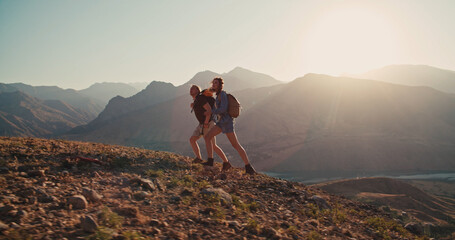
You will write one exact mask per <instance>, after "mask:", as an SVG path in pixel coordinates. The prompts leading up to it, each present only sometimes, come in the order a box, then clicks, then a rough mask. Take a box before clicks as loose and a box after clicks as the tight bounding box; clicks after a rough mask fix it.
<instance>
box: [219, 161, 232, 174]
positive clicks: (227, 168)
mask: <svg viewBox="0 0 455 240" xmlns="http://www.w3.org/2000/svg"><path fill="white" fill-rule="evenodd" d="M231 167H232V165H231V163H230V162H223V168H222V169H221V171H222V172H224V171H227V170H229V168H231Z"/></svg>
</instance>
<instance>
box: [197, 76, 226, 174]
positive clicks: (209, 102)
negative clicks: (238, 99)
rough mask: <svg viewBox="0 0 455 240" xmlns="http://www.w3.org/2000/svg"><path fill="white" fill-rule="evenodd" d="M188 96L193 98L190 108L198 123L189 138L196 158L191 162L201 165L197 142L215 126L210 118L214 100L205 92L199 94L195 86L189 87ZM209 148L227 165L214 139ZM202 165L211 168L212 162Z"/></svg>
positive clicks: (224, 156)
mask: <svg viewBox="0 0 455 240" xmlns="http://www.w3.org/2000/svg"><path fill="white" fill-rule="evenodd" d="M205 91H208V90H205ZM190 95H191V96H192V97H193V100H194V101H193V103H191V105H190V106H191V108H192V109H193V111H194V114H195V115H196V118H197V120H198V122H199V125H198V126H197V127H196V129H194V132H193V135H192V136H191V137H190V144H191V147H192V148H193V152H194V154H195V155H196V157H195V158H194V160H193V163H202V162H203V161H202V158H201V151H200V149H199V145H198V144H197V140H198V139H199V138H201V136H205V135H206V134H207V133H208V132H209V130H210V129H212V128H213V127H214V126H215V122H214V121H213V119H212V117H211V115H212V107H213V106H214V104H215V99H213V97H212V96H211V95H212V93H209V92H205V94H201V88H200V87H199V86H197V85H193V86H191V88H190ZM206 145H207V143H206ZM210 146H211V147H212V148H213V150H214V151H215V152H216V154H217V155H218V156H220V158H221V159H222V160H223V162H227V163H229V161H228V159H227V157H226V155H225V154H224V152H223V151H222V150H221V148H220V147H218V145H216V139H215V138H213V139H211V140H210ZM212 157H213V156H212ZM203 164H204V165H208V166H213V161H212V162H211V164H207V162H206V163H203ZM226 170H227V169H226Z"/></svg>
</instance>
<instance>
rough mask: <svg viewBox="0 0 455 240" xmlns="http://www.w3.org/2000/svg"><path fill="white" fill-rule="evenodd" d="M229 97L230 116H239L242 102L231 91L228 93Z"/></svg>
mask: <svg viewBox="0 0 455 240" xmlns="http://www.w3.org/2000/svg"><path fill="white" fill-rule="evenodd" d="M227 97H228V113H229V116H231V117H232V118H237V117H238V116H239V115H240V110H241V108H242V107H241V106H240V102H239V101H238V100H237V99H236V98H235V97H234V96H232V94H230V93H228V94H227Z"/></svg>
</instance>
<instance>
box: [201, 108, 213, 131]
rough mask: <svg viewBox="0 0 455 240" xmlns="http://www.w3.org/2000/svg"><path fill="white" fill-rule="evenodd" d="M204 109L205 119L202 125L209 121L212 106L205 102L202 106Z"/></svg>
mask: <svg viewBox="0 0 455 240" xmlns="http://www.w3.org/2000/svg"><path fill="white" fill-rule="evenodd" d="M202 107H204V109H205V113H204V114H205V121H204V127H206V125H207V127H208V124H209V122H210V117H211V116H212V108H211V107H210V104H209V103H205V104H204V106H202Z"/></svg>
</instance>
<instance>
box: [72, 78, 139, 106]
mask: <svg viewBox="0 0 455 240" xmlns="http://www.w3.org/2000/svg"><path fill="white" fill-rule="evenodd" d="M78 92H79V93H81V94H83V95H86V96H89V97H91V98H93V99H98V100H99V101H102V102H104V103H105V104H107V103H108V102H109V100H111V98H113V97H116V96H122V97H131V96H132V95H134V94H136V93H138V92H139V90H137V89H136V88H134V87H133V86H131V85H129V84H126V83H112V82H103V83H95V84H93V85H91V86H90V87H88V88H86V89H82V90H79V91H78Z"/></svg>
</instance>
